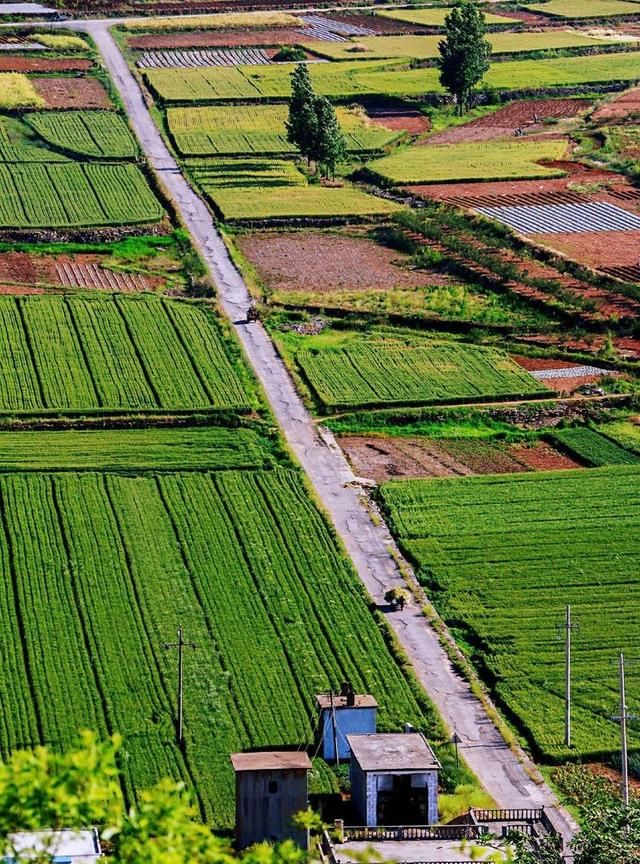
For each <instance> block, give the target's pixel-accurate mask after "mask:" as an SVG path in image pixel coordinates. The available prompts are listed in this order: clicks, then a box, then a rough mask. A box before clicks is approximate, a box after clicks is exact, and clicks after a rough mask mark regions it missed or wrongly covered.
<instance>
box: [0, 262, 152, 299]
mask: <svg viewBox="0 0 640 864" xmlns="http://www.w3.org/2000/svg"><path fill="white" fill-rule="evenodd" d="M103 261H104V256H100V255H55V256H54V255H29V254H28V253H26V252H3V253H0V293H3V294H41V293H43V292H44V291H46V290H48V289H52V290H56V289H59V288H63V287H65V286H67V287H68V286H69V285H70V284H71V285H72V286H74V287H78V288H86V289H89V290H107V291H118V290H123V291H131V290H157V289H161V288H162V287H164V284H165V283H164V280H163V279H162V278H161V277H156V276H145V277H144V279H143V280H142V279H140V278H139V277H138V278H137V279H136V280H135V283H134V282H133V281H132V280H131V279H130V278H129V277H128V276H126V275H124V274H115V273H113V272H112V271H108V270H106V269H105V268H102V267H100V265H101V264H102V263H103ZM100 274H101V275H100Z"/></svg>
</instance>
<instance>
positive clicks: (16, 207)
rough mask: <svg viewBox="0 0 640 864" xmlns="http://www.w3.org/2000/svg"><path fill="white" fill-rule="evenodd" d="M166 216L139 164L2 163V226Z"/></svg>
mask: <svg viewBox="0 0 640 864" xmlns="http://www.w3.org/2000/svg"><path fill="white" fill-rule="evenodd" d="M163 216H164V209H163V207H162V205H161V204H160V202H159V201H158V199H157V198H156V196H155V195H154V194H153V192H152V191H151V189H150V188H149V184H148V183H147V180H146V178H145V176H144V174H143V173H142V171H141V170H140V168H138V166H137V165H131V164H123V165H100V164H97V163H92V162H63V163H62V164H41V163H35V162H27V163H24V164H7V163H0V228H70V227H90V226H104V225H136V224H147V223H155V222H159V221H160V220H161V219H162V218H163Z"/></svg>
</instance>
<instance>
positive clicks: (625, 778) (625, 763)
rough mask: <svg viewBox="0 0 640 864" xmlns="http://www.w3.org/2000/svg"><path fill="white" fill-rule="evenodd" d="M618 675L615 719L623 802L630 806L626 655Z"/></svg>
mask: <svg viewBox="0 0 640 864" xmlns="http://www.w3.org/2000/svg"><path fill="white" fill-rule="evenodd" d="M618 674H619V676H620V714H619V716H617V717H614V718H613V719H614V720H618V721H619V723H620V758H621V760H622V766H621V767H622V802H623V804H624V806H625V807H628V806H629V755H628V753H627V720H629V719H630V718H629V714H628V713H627V694H626V683H625V674H624V654H620V656H619V658H618Z"/></svg>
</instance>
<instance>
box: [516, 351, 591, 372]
mask: <svg viewBox="0 0 640 864" xmlns="http://www.w3.org/2000/svg"><path fill="white" fill-rule="evenodd" d="M511 359H512V360H515V361H516V363H517V364H518V366H522V368H523V369H526V370H527V372H540V371H541V370H542V369H570V368H571V367H572V366H577V365H580V364H579V363H576V362H575V361H574V362H571V361H570V360H556V359H555V358H554V357H524V356H522V355H516V354H512V355H511Z"/></svg>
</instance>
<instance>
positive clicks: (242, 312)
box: [76, 21, 575, 838]
mask: <svg viewBox="0 0 640 864" xmlns="http://www.w3.org/2000/svg"><path fill="white" fill-rule="evenodd" d="M80 24H82V28H83V29H85V30H86V31H87V32H88V33H89V34H90V35H91V36H92V37H93V39H94V40H95V43H96V45H97V46H98V49H99V50H100V52H101V54H102V57H103V60H104V63H105V65H106V67H107V69H108V71H109V72H110V74H111V76H112V78H113V80H114V82H115V85H116V87H117V89H118V91H119V93H120V96H121V98H122V101H123V103H124V105H125V107H126V110H127V112H128V114H129V117H130V119H131V123H132V125H133V127H134V129H135V132H136V134H137V136H138V138H139V140H140V143H141V145H142V148H143V150H144V152H145V153H146V156H147V158H148V161H149V164H150V166H151V168H152V169H153V171H154V172H155V173H156V176H157V178H158V180H159V182H160V183H161V185H162V186H163V187H164V188H165V190H166V192H167V194H168V197H169V198H170V199H171V200H172V201H173V203H174V206H175V207H176V209H177V210H178V212H179V213H180V216H181V219H182V221H183V223H184V225H185V226H186V227H187V228H188V230H189V231H190V233H191V235H192V237H193V239H194V242H195V244H196V245H197V247H198V248H199V250H200V252H201V254H202V255H203V257H204V259H205V260H206V263H207V265H208V266H209V267H210V269H211V273H212V276H213V278H214V280H215V282H216V284H217V287H218V292H219V300H220V304H221V306H222V309H223V311H224V312H225V313H226V314H227V315H228V317H229V318H230V320H231V321H232V322H233V323H234V326H235V329H236V332H237V334H238V337H239V339H240V341H241V342H242V344H243V346H244V349H245V351H246V354H247V356H248V359H249V361H250V362H251V364H252V366H253V368H254V370H255V372H256V374H257V376H258V378H259V380H260V382H261V384H262V386H263V388H264V390H265V392H266V394H267V397H268V399H269V402H270V403H271V407H272V409H273V411H274V413H275V416H276V418H277V420H278V422H279V424H280V426H281V428H282V430H283V432H284V434H285V436H286V438H287V441H288V442H289V444H290V445H291V447H292V449H293V450H294V452H295V454H296V456H297V458H298V459H299V461H300V462H301V464H302V466H303V468H304V470H305V471H306V473H307V475H308V476H309V478H310V480H311V482H312V484H313V486H314V487H315V489H316V491H317V493H318V495H319V497H320V499H321V500H322V503H323V505H324V507H325V508H326V510H327V511H328V513H329V514H330V516H331V518H332V520H333V523H334V525H335V527H336V529H337V531H338V534H339V535H340V537H341V538H342V540H343V542H344V544H345V546H346V548H347V550H348V552H349V555H350V556H351V559H352V561H353V563H354V565H355V567H356V569H357V571H358V574H359V575H360V578H361V579H362V581H363V583H364V585H365V586H366V588H367V590H368V592H369V594H370V595H371V596H372V597H373V599H374V600H375V601H376V602H377V603H379V604H381V603H382V604H383V600H382V598H383V595H384V593H385V591H386V590H387V589H388V588H389V587H391V586H393V585H403V584H404V580H403V577H402V574H401V573H400V571H399V570H398V568H397V566H396V563H395V561H394V558H393V557H392V556H391V555H390V553H389V545H390V543H391V538H390V537H389V533H388V529H387V527H386V526H385V525H384V523H382V524H380V525H374V524H373V522H372V521H371V519H370V517H369V515H368V512H367V510H366V508H365V507H364V506H363V504H362V503H361V499H360V495H361V491H360V489H359V488H358V487H357V485H356V484H355V483H354V482H353V480H354V478H353V474H352V473H351V470H350V468H349V466H348V464H347V463H346V460H345V459H344V457H343V455H342V453H341V452H340V450H339V449H338V448H337V447H336V446H335V444H332V442H331V441H330V440H329V441H325V440H323V438H322V437H321V436H320V434H319V433H318V430H317V429H316V427H315V425H314V424H313V422H312V419H311V417H310V415H309V413H308V412H307V410H306V408H305V407H304V405H303V403H302V401H301V399H300V397H299V396H298V394H297V392H296V390H295V388H294V385H293V382H292V380H291V378H290V376H289V374H288V372H287V370H286V368H285V366H284V364H283V363H282V361H281V360H280V358H279V357H278V355H277V353H276V351H275V348H274V346H273V344H272V342H271V340H270V338H269V336H268V335H267V333H266V331H265V330H264V328H263V327H262V325H261V324H259V323H254V324H246V323H244V322H245V320H246V312H247V309H248V307H249V303H250V296H249V291H248V289H247V287H246V285H245V283H244V281H243V279H242V277H241V276H240V274H239V273H238V271H237V270H236V268H235V266H234V265H233V263H232V261H231V259H230V257H229V254H228V252H227V250H226V248H225V246H224V243H223V241H222V239H221V238H220V235H219V234H218V232H217V229H216V226H215V223H214V220H213V218H212V216H211V213H210V212H209V210H208V208H207V207H206V205H205V204H204V202H203V201H202V200H201V199H200V198H199V196H198V195H197V194H196V193H195V192H194V191H193V190H192V189H191V187H190V186H189V184H188V183H187V181H186V180H185V179H184V177H183V176H182V174H181V172H180V170H179V168H178V166H177V164H176V162H175V161H174V159H173V157H172V156H171V154H170V152H169V151H168V149H167V147H166V145H165V143H164V141H163V139H162V137H161V135H160V132H159V131H158V129H157V128H156V126H155V123H154V121H153V119H152V117H151V114H150V113H149V111H148V110H147V107H146V105H145V103H144V99H143V96H142V92H141V90H140V87H139V85H138V83H137V81H136V79H135V77H134V75H133V74H132V72H131V71H130V70H129V68H128V66H127V64H126V61H125V59H124V57H123V55H122V54H121V52H120V50H119V48H118V46H117V44H116V43H115V41H114V39H113V37H112V36H111V34H110V32H109V29H108V22H98V21H94V22H91V21H86V22H76V27H77V28H78V29H80V26H79V25H80ZM347 484H348V485H347ZM383 605H384V604H383ZM387 620H388V622H389V624H390V626H391V627H392V629H393V630H394V631H395V633H396V635H397V637H398V639H399V641H400V644H401V645H402V647H403V648H404V650H405V651H406V653H407V655H408V656H409V658H410V659H411V662H412V663H413V666H414V669H415V672H416V675H417V677H418V679H419V680H420V682H421V684H422V685H423V687H424V688H425V690H426V691H427V693H428V694H429V696H430V697H431V699H432V701H433V702H434V703H435V705H436V707H437V708H438V710H439V712H440V714H441V716H442V717H443V719H444V721H445V723H446V724H447V725H448V727H449V729H450V730H453V729H454V727H455V728H456V730H457V732H458V735H459V736H460V738H461V739H462V744H461V747H460V750H461V754H462V755H463V756H464V758H465V760H466V761H467V763H468V764H469V766H470V767H471V769H472V770H473V771H474V772H475V773H476V775H477V776H478V778H479V779H480V782H481V783H482V784H483V786H484V787H485V788H486V790H487V791H488V792H489V793H490V794H491V795H492V796H493V798H494V799H495V800H496V802H497V803H498V804H499V805H500V806H502V807H540V806H547V807H548V808H553V815H554V818H555V819H556V821H557V822H558V824H559V826H560V827H561V830H562V831H563V834H564V835H565V837H566V838H570V837H571V835H572V833H573V831H574V830H575V826H574V824H573V823H572V821H571V819H570V817H569V816H568V814H567V813H566V812H565V811H564V810H562V809H561V808H560V807H559V806H558V803H557V801H556V799H555V798H554V796H553V794H552V792H551V791H550V789H549V788H548V787H547V786H545V785H544V784H541V783H535V782H534V781H533V780H531V778H530V777H529V775H528V774H527V771H526V770H525V768H524V766H523V764H522V762H521V761H520V760H519V759H518V758H516V756H515V755H514V754H513V753H512V752H511V750H510V749H509V748H508V747H507V745H506V744H505V742H504V740H503V739H502V737H501V735H500V734H499V732H498V731H497V729H496V728H495V726H494V725H493V723H492V722H491V720H490V719H489V718H488V716H487V714H486V712H485V710H484V708H483V707H482V705H481V703H480V702H479V701H478V700H477V699H476V698H475V697H474V696H473V695H472V693H471V690H470V688H469V685H468V684H467V682H466V681H464V680H463V679H462V678H460V677H459V676H458V675H457V674H456V673H455V672H454V671H453V668H452V666H451V663H450V661H449V659H448V658H447V656H446V654H445V652H444V651H443V649H442V648H441V646H440V644H439V642H438V638H437V636H436V634H435V632H434V631H433V630H432V628H431V626H430V625H429V623H428V622H427V619H426V618H425V617H424V615H423V614H422V612H421V610H420V609H419V608H416V607H415V606H414V607H405V609H404V611H403V612H395V613H391V614H388V615H387Z"/></svg>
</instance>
